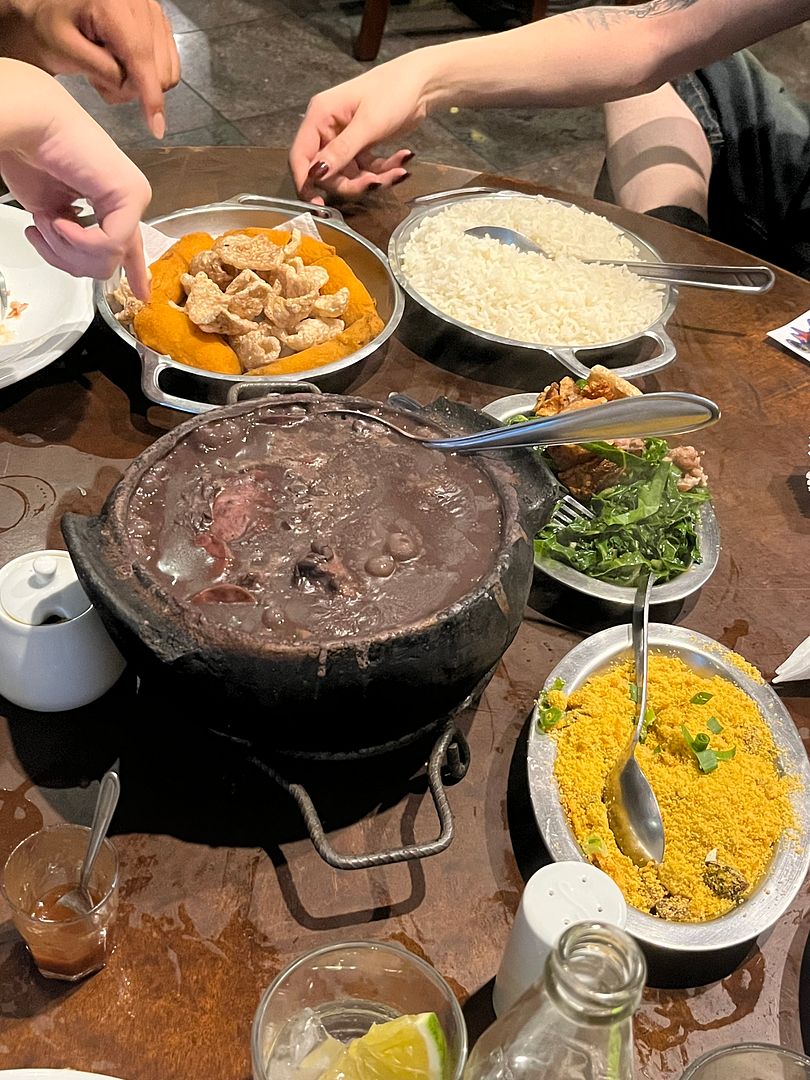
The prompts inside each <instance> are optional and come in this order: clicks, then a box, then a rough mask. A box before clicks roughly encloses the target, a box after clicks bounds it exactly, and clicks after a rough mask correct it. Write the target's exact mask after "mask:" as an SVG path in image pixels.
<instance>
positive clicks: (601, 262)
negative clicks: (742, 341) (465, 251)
mask: <svg viewBox="0 0 810 1080" xmlns="http://www.w3.org/2000/svg"><path fill="white" fill-rule="evenodd" d="M465 234H466V235H467V236H475V237H478V238H479V239H485V238H489V239H491V240H498V241H499V242H500V243H501V244H509V245H510V246H512V247H516V248H517V249H518V251H531V252H534V254H536V255H542V256H544V257H545V258H549V255H548V253H547V252H546V251H544V249H543V248H542V247H541V246H540V245H539V244H537V243H535V242H534V240H530V239H529V238H528V236H524V235H523V233H519V232H515V230H514V229H505V228H503V227H501V226H500V225H476V226H475V227H474V228H472V229H466V230H465ZM580 262H584V263H594V264H595V265H597V266H626V267H627V269H628V270H631V271H632V272H633V273H634V274H637V275H638V276H639V277H643V278H646V279H647V280H648V281H662V282H666V283H668V284H670V285H696V286H697V287H698V288H700V289H730V290H731V291H732V292H744V293H764V292H768V290H769V289H771V288H772V287H773V283H774V281H775V280H776V279H775V278H774V275H773V271H772V270H771V269H770V268H769V267H767V266H710V265H708V264H707V265H694V264H692V263H665V262H628V261H627V260H625V259H580Z"/></svg>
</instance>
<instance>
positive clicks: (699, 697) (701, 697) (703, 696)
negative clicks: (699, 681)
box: [690, 690, 714, 705]
mask: <svg viewBox="0 0 810 1080" xmlns="http://www.w3.org/2000/svg"><path fill="white" fill-rule="evenodd" d="M713 697H714V694H707V693H706V691H705V690H701V692H700V693H699V694H695V696H694V697H693V698H691V699H690V704H691V705H705V704H706V702H707V701H711V700H712V698H713Z"/></svg>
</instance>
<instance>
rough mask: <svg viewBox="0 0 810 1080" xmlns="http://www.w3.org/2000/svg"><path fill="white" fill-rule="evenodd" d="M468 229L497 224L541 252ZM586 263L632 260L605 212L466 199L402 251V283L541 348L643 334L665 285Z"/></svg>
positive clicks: (445, 308)
mask: <svg viewBox="0 0 810 1080" xmlns="http://www.w3.org/2000/svg"><path fill="white" fill-rule="evenodd" d="M473 225H503V226H506V227H507V228H510V229H514V230H516V231H517V232H520V233H523V234H524V235H525V236H528V237H530V238H531V239H532V240H534V241H536V242H537V243H538V244H540V245H541V246H542V247H543V249H544V250H545V251H546V252H547V253H548V255H549V258H547V259H546V258H543V256H541V255H535V254H534V253H530V252H521V251H518V250H517V249H516V248H513V247H510V246H507V245H505V244H501V243H500V242H499V241H497V240H492V239H489V238H486V239H478V238H476V237H473V236H465V235H464V230H465V229H469V228H471V227H472V226H473ZM583 257H584V258H589V259H630V260H633V259H639V258H640V255H639V253H638V251H637V250H636V249H635V247H634V245H633V243H632V242H631V241H630V240H629V239H628V238H627V237H626V236H624V235H623V234H622V233H621V231H620V230H619V229H618V228H616V226H615V225H613V224H611V222H609V221H608V220H607V219H606V218H603V217H600V216H599V215H598V214H590V213H588V212H587V211H585V210H580V209H579V207H576V206H564V205H562V204H561V203H558V202H554V201H552V200H549V199H545V198H543V196H541V195H538V196H536V197H534V198H531V197H530V198H525V197H518V198H515V199H504V198H493V199H470V200H468V201H466V202H459V203H457V204H456V205H455V206H449V207H447V208H446V209H444V210H441V211H439V212H438V213H436V214H432V215H430V216H428V217H425V219H424V220H423V221H422V222H421V223H420V224H419V225H418V226H417V227H416V228H415V229H414V230H413V232H412V233H411V235H410V237H409V238H408V242H407V243H406V245H405V247H404V250H403V253H402V267H403V270H404V273H405V276H406V278H407V280H408V282H409V283H410V284H411V285H412V286H413V288H414V289H416V291H417V292H418V293H419V294H420V295H421V296H423V297H424V298H425V300H427V301H428V302H429V303H431V304H432V305H433V306H434V307H435V308H438V310H439V311H442V312H444V313H445V314H447V315H450V316H452V317H453V318H454V319H458V320H459V321H460V322H463V323H466V324H467V325H469V326H474V327H477V328H478V329H481V330H486V331H488V332H489V333H491V334H497V335H499V336H500V337H506V338H513V339H515V340H517V341H526V342H533V343H536V344H542V345H600V344H604V343H605V342H609V341H620V340H622V339H624V338H628V337H632V336H633V335H635V334H638V333H640V332H641V331H643V330H646V329H647V327H649V326H651V325H652V324H653V323H654V322H655V321H656V320H657V319H658V317H659V316H660V314H661V311H662V308H663V289H662V287H661V286H660V285H655V284H653V283H652V282H649V281H645V280H643V279H642V278H640V277H637V276H636V275H635V274H633V273H631V272H630V271H629V270H627V269H626V268H625V267H623V266H591V265H588V264H586V263H583V262H581V261H580V259H581V258H583Z"/></svg>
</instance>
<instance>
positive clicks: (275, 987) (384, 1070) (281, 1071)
mask: <svg viewBox="0 0 810 1080" xmlns="http://www.w3.org/2000/svg"><path fill="white" fill-rule="evenodd" d="M251 1053H252V1059H253V1076H254V1080H459V1078H460V1076H461V1073H462V1070H463V1068H464V1062H465V1060H466V1056H467V1030H466V1026H465V1023H464V1017H463V1015H462V1013H461V1008H460V1006H459V1004H458V1001H457V1000H456V998H455V995H454V994H453V992H452V990H451V989H450V987H449V986H448V985H447V983H446V982H445V981H444V979H443V978H442V977H441V975H439V974H438V972H436V971H435V970H434V969H433V968H432V967H431V966H430V965H429V964H427V963H425V962H424V961H423V960H421V959H419V957H416V956H414V955H412V954H411V953H409V952H407V951H406V950H405V949H402V948H400V947H399V946H397V945H389V944H387V943H382V942H350V943H348V944H345V945H329V946H326V947H325V948H322V949H316V950H314V951H313V952H310V953H307V954H306V955H305V956H302V957H300V958H299V959H298V960H296V961H295V962H294V963H293V964H291V965H290V966H289V967H288V968H286V969H285V970H284V971H282V972H281V974H280V975H279V976H278V977H277V978H276V979H275V981H274V982H273V983H272V984H271V985H270V986H269V987H268V988H267V990H266V991H265V993H264V995H263V996H262V1000H261V1002H260V1004H259V1008H258V1010H257V1012H256V1016H255V1018H254V1021H253V1031H252V1037H251Z"/></svg>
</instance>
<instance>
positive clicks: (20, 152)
mask: <svg viewBox="0 0 810 1080" xmlns="http://www.w3.org/2000/svg"><path fill="white" fill-rule="evenodd" d="M9 79H11V80H13V85H14V87H15V90H17V89H21V90H22V91H23V95H22V96H21V97H20V99H19V100H20V101H22V102H25V106H24V108H20V109H18V110H15V113H16V114H17V115H16V116H15V117H9V116H6V117H4V118H3V119H2V121H0V175H2V177H3V180H4V181H5V182H6V184H7V186H8V188H9V190H10V191H11V193H12V194H13V195H14V197H15V198H16V199H17V201H18V202H19V203H20V204H21V205H22V206H24V207H25V209H26V210H28V211H29V212H30V213H31V214H32V215H33V217H34V225H33V226H31V227H29V228H28V229H27V230H26V236H27V237H28V239H29V240H30V242H31V243H32V244H33V246H34V247H35V248H36V249H37V251H38V252H39V254H40V255H41V256H42V257H43V259H45V261H46V262H48V263H50V264H51V265H52V266H56V267H58V268H59V269H60V270H66V271H67V272H68V273H69V274H73V275H74V276H75V277H91V278H98V279H102V280H103V279H106V278H108V277H110V275H111V274H112V273H113V272H114V271H115V270H116V269H117V268H118V267H119V266H123V267H124V270H125V271H126V274H127V278H128V279H129V283H130V285H131V287H132V291H133V292H134V293H135V295H136V296H138V297H140V298H141V299H142V300H146V299H148V297H149V276H148V273H147V269H146V263H145V261H144V254H143V244H142V241H141V234H140V228H139V223H140V220H141V216H142V214H143V212H144V210H145V209H146V207H147V206H148V204H149V200H150V199H151V196H152V193H151V190H150V188H149V184H148V182H147V180H146V177H145V176H144V175H143V173H141V171H140V170H139V169H138V168H137V167H136V166H135V165H134V164H133V163H132V162H131V161H130V160H129V158H128V157H127V156H126V155H125V154H124V153H123V152H122V151H121V150H119V148H118V147H117V146H116V145H115V143H114V142H113V141H112V139H111V138H110V137H109V136H108V135H107V133H106V132H105V131H104V130H103V129H102V128H100V127H99V125H98V124H97V123H96V122H95V120H93V119H92V118H91V117H90V116H88V114H87V113H86V112H85V111H84V110H83V109H82V108H81V106H80V105H79V104H78V103H77V102H76V101H74V100H73V98H72V97H71V96H70V94H69V93H68V92H67V91H66V90H65V89H64V88H63V87H62V86H60V85H59V83H57V82H56V80H55V79H53V78H51V77H50V76H49V75H46V74H45V73H44V72H42V71H38V70H37V69H36V68H32V67H30V66H29V65H27V64H21V63H18V62H17V61H13V60H2V61H0V91H3V90H6V91H7V90H8V88H9V84H8V80H9ZM3 97H4V98H5V100H7V101H8V100H10V96H9V94H8V93H3ZM77 198H83V199H86V200H87V201H88V203H89V204H90V205H91V206H92V207H93V210H94V212H95V217H96V221H97V223H98V224H97V225H94V226H90V227H89V228H83V227H82V226H81V225H80V224H79V223H78V221H77V220H76V215H75V211H74V209H73V208H72V205H71V204H72V203H73V202H74V201H75V200H76V199H77Z"/></svg>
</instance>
